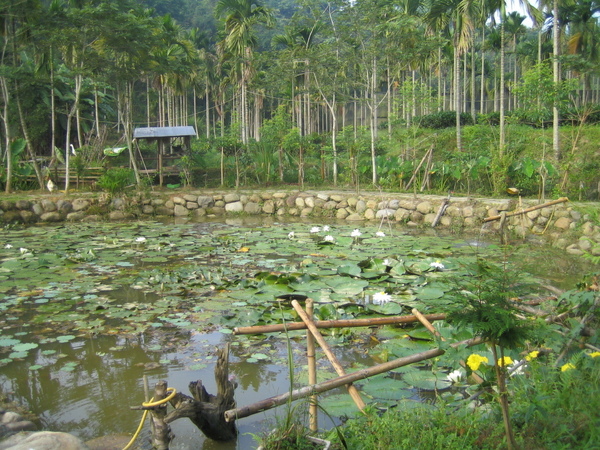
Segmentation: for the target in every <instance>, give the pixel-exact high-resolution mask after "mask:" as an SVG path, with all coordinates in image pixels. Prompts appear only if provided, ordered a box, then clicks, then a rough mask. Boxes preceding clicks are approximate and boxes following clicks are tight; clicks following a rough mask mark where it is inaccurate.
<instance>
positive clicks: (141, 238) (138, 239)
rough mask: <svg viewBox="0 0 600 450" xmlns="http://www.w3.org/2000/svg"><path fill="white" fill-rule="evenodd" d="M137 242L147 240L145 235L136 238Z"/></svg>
mask: <svg viewBox="0 0 600 450" xmlns="http://www.w3.org/2000/svg"><path fill="white" fill-rule="evenodd" d="M135 242H138V243H142V242H146V238H145V237H144V236H140V237H139V238H136V239H135Z"/></svg>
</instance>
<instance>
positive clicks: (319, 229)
mask: <svg viewBox="0 0 600 450" xmlns="http://www.w3.org/2000/svg"><path fill="white" fill-rule="evenodd" d="M319 231H321V228H319V227H312V228H311V229H310V232H311V233H318V232H319Z"/></svg>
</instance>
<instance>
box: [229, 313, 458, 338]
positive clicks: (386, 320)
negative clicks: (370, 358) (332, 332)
mask: <svg viewBox="0 0 600 450" xmlns="http://www.w3.org/2000/svg"><path fill="white" fill-rule="evenodd" d="M425 317H426V318H427V320H429V321H433V320H444V319H445V318H446V314H443V313H441V314H425ZM418 321H419V319H417V318H416V317H415V316H392V317H374V318H369V319H345V320H317V321H315V326H316V327H317V328H350V327H373V326H379V325H392V324H398V323H414V322H418ZM306 328H307V326H306V324H305V323H304V322H292V323H285V324H284V323H281V324H280V323H276V324H273V325H257V326H253V327H237V328H234V329H233V334H262V333H277V332H281V331H286V330H287V331H293V330H306Z"/></svg>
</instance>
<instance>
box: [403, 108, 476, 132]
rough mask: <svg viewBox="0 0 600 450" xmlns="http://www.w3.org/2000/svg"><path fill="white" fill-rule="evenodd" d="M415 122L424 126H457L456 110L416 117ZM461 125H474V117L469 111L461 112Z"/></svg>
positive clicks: (435, 127) (434, 127)
mask: <svg viewBox="0 0 600 450" xmlns="http://www.w3.org/2000/svg"><path fill="white" fill-rule="evenodd" d="M413 122H414V123H418V124H419V125H420V126H422V127H424V128H433V129H441V128H451V127H455V126H456V112H455V111H441V112H437V113H434V114H427V115H424V116H420V117H415V119H414V121H413ZM460 124H461V125H473V117H471V114H469V113H461V115H460Z"/></svg>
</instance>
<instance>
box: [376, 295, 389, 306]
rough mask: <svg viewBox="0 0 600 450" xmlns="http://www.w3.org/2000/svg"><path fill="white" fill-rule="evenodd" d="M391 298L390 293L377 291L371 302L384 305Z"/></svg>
mask: <svg viewBox="0 0 600 450" xmlns="http://www.w3.org/2000/svg"><path fill="white" fill-rule="evenodd" d="M391 299H392V296H391V295H390V294H387V293H385V292H377V293H376V294H374V295H373V304H374V305H385V304H386V303H387V302H389V301H390V300H391Z"/></svg>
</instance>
